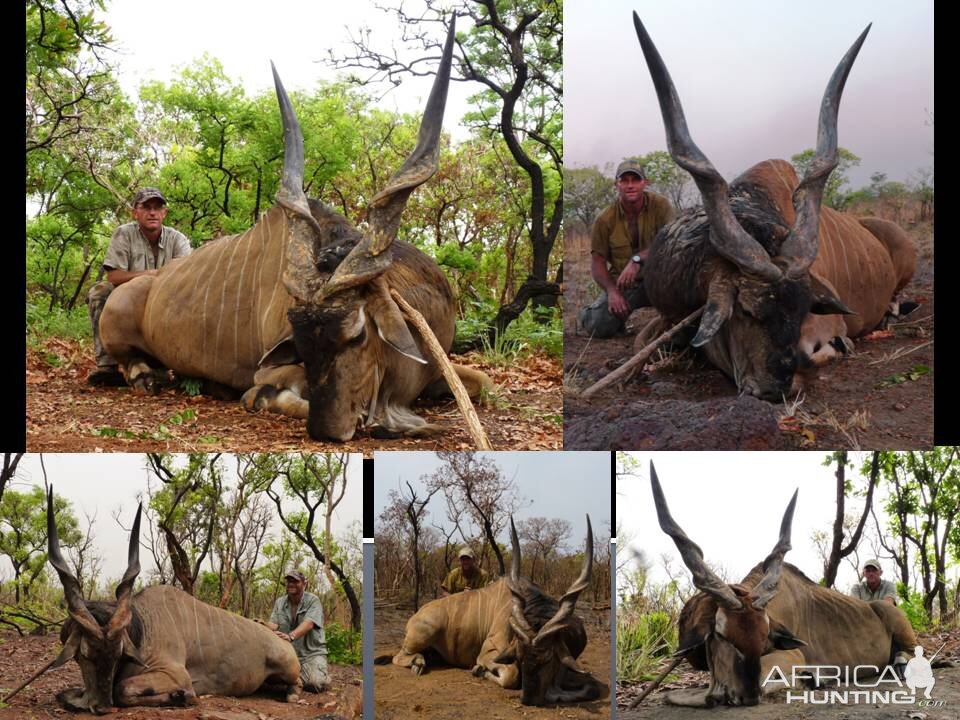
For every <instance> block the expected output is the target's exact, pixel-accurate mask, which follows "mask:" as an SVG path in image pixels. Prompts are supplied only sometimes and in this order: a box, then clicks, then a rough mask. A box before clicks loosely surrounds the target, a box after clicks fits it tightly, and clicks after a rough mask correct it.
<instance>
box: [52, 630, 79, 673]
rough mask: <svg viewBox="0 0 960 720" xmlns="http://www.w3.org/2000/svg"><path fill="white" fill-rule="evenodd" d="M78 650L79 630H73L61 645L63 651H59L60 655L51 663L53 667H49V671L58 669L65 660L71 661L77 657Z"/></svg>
mask: <svg viewBox="0 0 960 720" xmlns="http://www.w3.org/2000/svg"><path fill="white" fill-rule="evenodd" d="M79 649H80V630H79V629H77V630H74V631H73V632H72V633H70V636H69V637H68V638H67V641H66V642H65V643H64V644H63V649H62V650H61V651H60V654H59V655H57V659H56V660H54V661H53V665H51V666H50V669H51V670H52V669H53V668H58V667H60V666H61V665H63V664H64V663H65V662H67V660H72V659H73V658H75V657H76V656H77V650H79Z"/></svg>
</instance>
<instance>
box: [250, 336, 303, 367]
mask: <svg viewBox="0 0 960 720" xmlns="http://www.w3.org/2000/svg"><path fill="white" fill-rule="evenodd" d="M300 362H302V360H301V359H300V354H299V353H298V352H297V346H296V343H294V342H293V335H289V336H287V337H285V338H283V340H281V341H280V342H278V343H277V344H276V345H274V346H273V347H272V348H270V349H269V350H267V352H266V353H264V355H263V357H262V358H260V363H259V365H258V366H257V367H279V366H281V365H297V364H299V363H300Z"/></svg>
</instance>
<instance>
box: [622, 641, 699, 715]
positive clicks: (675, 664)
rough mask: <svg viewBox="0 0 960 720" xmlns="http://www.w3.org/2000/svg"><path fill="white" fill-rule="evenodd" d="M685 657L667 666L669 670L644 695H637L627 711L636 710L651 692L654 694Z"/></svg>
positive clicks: (659, 676) (675, 659) (658, 677)
mask: <svg viewBox="0 0 960 720" xmlns="http://www.w3.org/2000/svg"><path fill="white" fill-rule="evenodd" d="M684 657H685V656H683V655H681V656H680V657H675V658H674V659H673V662H671V663H670V664H669V665H667V669H666V670H664V671H663V672H662V673H660V674H659V675H658V676H657V679H656V680H654V681H653V682H652V683H650V685H648V686H647V688H646V690H644V691H643V692H642V693H640V694H639V695H637V697H635V698H634V699H633V700H631V701H630V704H629V705H627V709H628V710H633V708H635V707H636V706H637V705H639V704H640V703H642V702H643V699H644V698H645V697H646V696H647V695H649V694H650V693H651V692H653V689H654V688H655V687H656V686H657V685H659V684H660V683H661V682H663V679H664V678H665V677H666V676H667V675H669V674H670V673H671V672H673V669H674V668H675V667H676V666H677V665H679V664H680V663H681V662H683V658H684Z"/></svg>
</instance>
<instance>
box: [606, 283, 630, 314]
mask: <svg viewBox="0 0 960 720" xmlns="http://www.w3.org/2000/svg"><path fill="white" fill-rule="evenodd" d="M607 307H608V308H609V309H610V312H611V313H612V314H613V315H616V316H617V317H618V318H623V319H624V320H626V319H627V317H629V315H630V305H629V304H628V303H627V299H626V298H625V297H624V296H623V293H621V292H620V291H619V290H618V289H617V288H610V289H609V290H607Z"/></svg>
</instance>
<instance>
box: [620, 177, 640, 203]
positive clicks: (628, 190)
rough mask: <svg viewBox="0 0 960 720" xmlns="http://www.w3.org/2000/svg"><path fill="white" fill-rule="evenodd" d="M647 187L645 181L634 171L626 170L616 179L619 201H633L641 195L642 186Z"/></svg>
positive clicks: (637, 199)
mask: <svg viewBox="0 0 960 720" xmlns="http://www.w3.org/2000/svg"><path fill="white" fill-rule="evenodd" d="M645 187H647V181H646V179H644V178H641V177H640V176H639V175H637V174H636V173H632V172H627V173H624V174H623V175H621V176H620V178H619V179H618V180H617V192H618V193H619V195H620V200H621V202H625V203H635V202H637V201H639V200H640V197H641V196H642V195H643V190H644V188H645Z"/></svg>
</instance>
